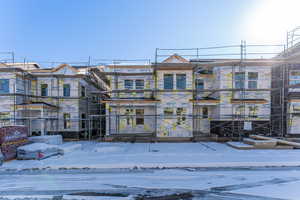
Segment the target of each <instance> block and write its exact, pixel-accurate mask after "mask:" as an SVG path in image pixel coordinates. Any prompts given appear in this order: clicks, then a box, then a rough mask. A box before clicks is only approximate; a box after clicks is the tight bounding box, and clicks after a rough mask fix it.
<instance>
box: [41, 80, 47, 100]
mask: <svg viewBox="0 0 300 200" xmlns="http://www.w3.org/2000/svg"><path fill="white" fill-rule="evenodd" d="M44 92H45V93H44ZM41 96H42V97H47V96H48V84H47V83H43V84H41Z"/></svg>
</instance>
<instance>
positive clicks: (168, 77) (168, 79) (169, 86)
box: [164, 74, 173, 90]
mask: <svg viewBox="0 0 300 200" xmlns="http://www.w3.org/2000/svg"><path fill="white" fill-rule="evenodd" d="M164 89H165V90H173V74H164Z"/></svg>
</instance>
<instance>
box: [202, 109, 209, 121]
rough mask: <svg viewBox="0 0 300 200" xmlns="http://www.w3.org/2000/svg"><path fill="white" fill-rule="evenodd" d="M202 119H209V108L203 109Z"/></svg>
mask: <svg viewBox="0 0 300 200" xmlns="http://www.w3.org/2000/svg"><path fill="white" fill-rule="evenodd" d="M202 118H203V119H207V118H208V108H207V107H203V108H202Z"/></svg>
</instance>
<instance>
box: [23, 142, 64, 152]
mask: <svg viewBox="0 0 300 200" xmlns="http://www.w3.org/2000/svg"><path fill="white" fill-rule="evenodd" d="M49 148H58V146H57V145H50V144H46V143H32V144H27V145H24V146H20V147H18V150H23V151H30V152H33V151H39V150H41V151H45V150H47V149H49Z"/></svg>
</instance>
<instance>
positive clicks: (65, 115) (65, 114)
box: [64, 113, 71, 129]
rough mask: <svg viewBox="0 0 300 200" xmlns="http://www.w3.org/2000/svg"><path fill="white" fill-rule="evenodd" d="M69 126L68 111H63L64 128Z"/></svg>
mask: <svg viewBox="0 0 300 200" xmlns="http://www.w3.org/2000/svg"><path fill="white" fill-rule="evenodd" d="M68 128H71V120H70V113H64V129H68Z"/></svg>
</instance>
